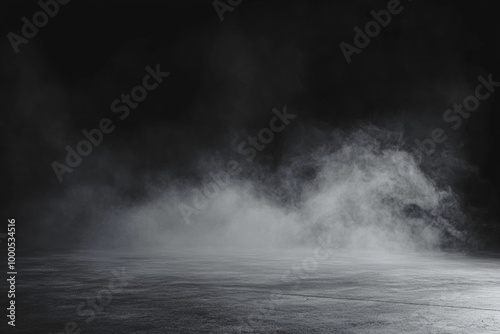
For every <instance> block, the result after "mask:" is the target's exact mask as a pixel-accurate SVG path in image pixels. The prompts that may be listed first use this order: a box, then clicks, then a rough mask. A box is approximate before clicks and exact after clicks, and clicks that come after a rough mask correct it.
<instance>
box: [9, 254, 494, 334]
mask: <svg viewBox="0 0 500 334" xmlns="http://www.w3.org/2000/svg"><path fill="white" fill-rule="evenodd" d="M311 255H313V252H312V251H309V252H307V251H304V252H298V251H293V252H292V251H291V252H287V253H281V254H274V255H270V254H267V253H266V252H264V251H259V252H246V253H244V252H236V253H235V252H218V253H217V252H216V253H211V252H196V251H191V252H181V251H170V252H166V253H164V254H156V255H150V254H129V255H123V254H121V255H120V254H110V253H88V252H87V253H80V254H72V255H69V254H68V255H50V256H38V257H23V258H22V259H19V260H18V262H19V268H20V269H19V273H18V294H17V296H16V297H17V298H16V300H17V304H18V313H17V326H16V331H17V332H20V333H21V332H22V333H40V332H41V333H49V332H52V333H58V332H60V331H64V326H65V324H66V323H67V322H70V321H74V322H75V323H77V324H78V328H79V329H80V330H81V333H237V332H238V331H241V332H252V331H253V332H255V333H272V332H275V333H384V334H387V333H453V334H456V333H467V334H470V333H499V330H500V259H499V258H495V257H493V256H482V257H478V256H476V257H470V256H463V255H450V254H442V255H439V256H436V255H431V254H426V255H420V256H414V255H412V256H410V255H384V256H381V255H380V254H367V253H364V254H345V253H335V254H330V255H328V256H323V257H321V258H320V259H319V260H318V262H316V264H314V262H311V261H309V262H307V261H306V262H304V260H305V259H307V258H309V257H310V256H311ZM309 260H311V258H309ZM302 263H304V264H305V267H304V268H305V269H300V267H301V265H302ZM122 268H124V270H125V273H126V274H127V277H128V278H127V280H128V281H129V282H130V283H129V284H128V285H127V286H125V287H123V289H122V290H121V291H120V292H115V293H113V294H112V300H111V301H110V302H109V304H108V305H106V306H104V307H103V309H102V310H101V311H100V312H96V313H95V318H94V319H92V320H91V321H88V322H86V320H89V319H90V317H89V316H88V315H86V316H82V315H78V314H77V311H76V308H77V306H78V305H79V304H80V303H82V302H86V298H91V299H92V298H94V299H95V297H96V295H97V293H98V292H99V291H101V290H103V289H107V288H108V286H109V282H110V280H111V279H112V278H113V274H112V271H113V270H117V271H118V272H120V271H121V270H122ZM292 268H295V269H294V270H293V271H292V274H290V269H292ZM297 272H298V273H300V274H298V275H295V273H297ZM129 276H133V279H132V278H130V277H129ZM299 277H300V278H299ZM98 305H99V304H98Z"/></svg>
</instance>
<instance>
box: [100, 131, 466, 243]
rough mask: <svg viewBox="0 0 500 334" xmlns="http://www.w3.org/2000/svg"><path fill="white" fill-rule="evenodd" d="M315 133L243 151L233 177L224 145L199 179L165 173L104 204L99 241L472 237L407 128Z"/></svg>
mask: <svg viewBox="0 0 500 334" xmlns="http://www.w3.org/2000/svg"><path fill="white" fill-rule="evenodd" d="M308 133H313V134H315V135H313V137H314V136H316V137H314V138H300V135H299V134H298V135H297V137H295V138H294V139H293V140H292V142H291V143H290V146H289V149H287V150H286V152H285V153H284V154H283V155H282V156H281V157H280V159H279V161H274V162H273V163H266V162H265V160H260V161H259V159H258V158H256V159H255V161H252V162H250V163H246V162H245V161H244V159H242V158H241V159H240V163H241V164H240V168H241V169H240V172H239V173H238V175H235V176H232V177H230V176H229V175H228V174H227V173H224V172H221V170H223V169H224V166H225V164H226V162H227V161H230V160H231V159H233V158H234V155H228V157H227V158H226V159H223V155H221V154H219V155H218V156H217V158H216V159H214V158H213V155H212V159H211V160H209V159H208V158H207V157H205V158H206V159H204V160H202V161H200V162H198V171H199V173H200V178H199V181H197V182H194V181H186V180H181V179H175V178H172V177H170V176H169V175H164V176H163V177H164V179H166V180H167V182H165V183H164V184H162V185H158V184H156V185H155V184H150V185H149V188H148V191H147V193H148V195H147V196H146V198H147V199H145V200H142V201H140V202H136V203H134V204H132V205H130V206H124V205H118V206H111V207H109V208H105V209H103V210H102V212H100V213H99V216H100V217H101V219H102V220H103V222H102V224H101V225H100V226H99V230H98V232H96V235H98V236H99V237H98V238H94V237H93V238H92V239H93V241H92V242H91V244H92V246H94V247H96V246H100V247H103V246H110V245H113V247H115V246H121V247H123V246H127V247H138V248H139V249H144V248H146V249H154V250H161V249H167V248H171V247H175V248H179V247H180V248H183V247H185V248H193V247H231V248H240V249H241V248H248V249H262V248H263V249H275V250H276V249H288V248H300V247H318V246H319V245H321V240H328V243H329V246H330V247H332V248H338V249H345V250H373V251H389V252H394V251H398V252H401V251H418V250H438V249H447V248H451V247H459V246H463V245H464V244H465V243H466V242H468V241H470V240H468V239H469V236H468V233H467V230H465V226H464V214H463V213H462V209H461V207H460V204H459V199H458V197H457V195H456V194H455V193H454V192H453V191H452V188H451V187H449V186H446V185H445V187H442V186H441V187H440V186H438V184H440V183H442V182H441V181H442V180H440V179H439V174H437V173H434V174H433V175H432V176H430V175H428V174H426V173H425V172H424V169H425V162H424V159H423V158H422V154H419V152H418V151H415V150H413V151H412V150H410V149H406V150H405V147H407V146H408V145H407V144H406V143H405V142H404V140H403V136H402V134H401V133H398V132H394V131H393V132H390V131H388V130H382V129H379V128H376V127H374V126H366V125H365V126H358V127H356V128H354V129H352V130H351V132H350V133H346V132H345V131H340V130H334V129H332V130H330V131H326V132H325V130H319V129H316V130H311V129H310V130H309V131H308ZM298 152H301V153H298ZM235 159H237V157H236V158H235ZM427 160H429V159H428V158H427ZM207 161H210V163H208V162H207ZM263 161H264V162H263ZM217 162H218V163H217ZM454 163H456V161H454ZM217 166H219V170H217V169H216V167H217ZM203 168H205V170H203ZM213 175H219V177H217V176H216V177H215V178H214V177H213ZM214 179H215V180H214ZM203 192H205V193H206V194H207V195H208V196H205V195H201V194H202V193H203ZM182 210H186V211H184V217H183V211H182ZM190 210H191V211H190ZM185 218H187V219H185Z"/></svg>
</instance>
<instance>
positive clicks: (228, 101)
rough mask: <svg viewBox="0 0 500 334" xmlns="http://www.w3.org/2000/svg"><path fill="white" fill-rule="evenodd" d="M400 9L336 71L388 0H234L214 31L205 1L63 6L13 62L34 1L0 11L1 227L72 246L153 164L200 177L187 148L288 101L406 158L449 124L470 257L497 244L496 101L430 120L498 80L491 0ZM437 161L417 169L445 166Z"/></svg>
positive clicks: (223, 138)
mask: <svg viewBox="0 0 500 334" xmlns="http://www.w3.org/2000/svg"><path fill="white" fill-rule="evenodd" d="M401 3H402V5H403V6H404V10H403V12H402V13H401V14H399V15H397V16H394V17H393V19H392V22H391V23H390V25H389V26H388V27H387V28H383V29H382V32H381V33H380V35H379V36H377V37H375V38H373V40H372V42H371V43H370V45H369V46H368V47H366V48H365V49H364V50H362V52H361V54H359V55H353V61H352V63H351V64H349V65H348V64H347V63H346V61H345V59H344V57H343V55H342V52H341V51H340V48H339V43H340V42H342V41H345V42H348V43H350V44H352V40H353V37H354V31H353V30H352V29H353V28H354V26H356V25H358V26H364V24H365V23H366V22H368V21H369V20H371V16H370V15H369V12H370V10H372V9H373V10H376V11H378V10H381V9H385V8H386V4H387V1H355V2H353V1H335V2H332V1H250V0H244V1H243V3H242V4H241V5H239V6H237V7H236V8H235V9H234V10H233V11H232V12H226V13H225V19H224V21H223V22H221V21H220V20H219V18H218V16H217V13H216V11H215V10H214V8H213V5H212V2H211V1H77V0H73V1H72V2H70V3H69V4H67V5H62V6H61V7H60V11H59V13H58V14H57V16H56V17H54V18H51V19H50V21H49V23H48V25H47V26H45V27H43V28H40V31H39V33H38V35H37V36H35V37H34V38H33V39H31V40H30V42H29V43H28V44H25V45H21V46H20V49H21V51H20V52H19V53H18V54H15V53H14V51H13V49H12V47H11V45H10V43H9V41H8V39H7V37H6V35H7V33H8V32H10V31H13V32H16V33H20V29H21V26H22V22H21V18H22V17H23V16H27V17H28V18H31V16H32V15H33V13H35V12H36V11H38V10H39V7H38V5H37V4H36V1H3V2H2V4H1V5H0V17H1V29H2V36H3V37H2V41H1V43H0V54H1V68H0V71H1V77H0V78H1V79H0V80H1V81H0V94H1V95H0V96H1V99H0V108H1V110H2V112H3V113H2V118H1V135H2V141H1V148H2V156H3V163H2V175H3V184H2V191H3V193H4V199H3V201H2V202H3V205H2V217H4V218H3V219H4V220H6V219H7V218H11V217H14V218H16V220H17V221H18V229H19V230H18V232H17V233H18V239H19V240H18V241H19V242H20V243H21V245H22V248H23V249H26V250H27V249H32V250H40V249H48V248H60V247H74V246H82V245H84V244H85V242H86V240H87V238H88V237H91V235H89V232H88V231H90V230H92V231H94V230H95V229H94V227H95V226H97V225H99V224H100V223H101V222H100V221H99V220H96V219H94V218H95V217H93V216H92V215H89V210H90V211H91V210H92V209H93V208H95V207H96V206H98V209H99V210H103V211H104V210H106V208H107V207H110V206H113V205H117V203H119V204H120V205H123V206H126V205H128V203H133V202H136V201H141V199H142V198H143V197H144V196H146V195H145V191H144V186H145V185H146V184H149V183H155V184H161V183H162V182H165V184H166V185H168V182H170V181H168V180H164V179H162V177H161V176H160V175H161V172H162V171H164V170H168V171H169V173H170V175H172V176H173V177H175V178H178V179H190V178H196V173H197V171H196V168H195V167H194V166H193V160H194V159H195V157H196V156H197V153H198V152H205V151H210V150H212V149H214V148H218V147H221V149H223V148H225V147H227V146H230V144H228V138H231V133H233V132H232V131H235V132H236V133H253V132H255V131H257V130H258V129H260V128H262V127H263V126H265V125H266V124H267V122H268V119H269V117H270V112H271V109H272V108H274V107H276V108H278V109H281V108H282V106H283V105H287V107H288V109H289V110H296V111H299V110H300V122H301V123H302V124H309V123H310V124H315V126H317V127H319V128H333V129H335V128H342V129H349V128H352V127H353V126H356V125H357V124H360V123H368V124H374V125H376V126H378V127H381V128H387V129H397V130H400V131H403V132H404V136H405V138H406V139H407V143H408V149H409V150H411V146H412V143H413V141H414V139H423V138H424V137H429V136H430V132H431V131H432V129H434V128H436V127H443V128H445V129H447V134H448V135H449V136H450V140H449V141H448V142H447V143H446V145H443V147H440V148H439V152H436V157H438V156H440V154H441V153H440V152H441V151H440V150H441V149H443V150H452V151H456V152H458V154H459V155H460V157H461V158H463V160H464V161H466V164H467V168H466V169H467V173H464V174H460V176H459V177H456V178H450V179H452V181H450V183H451V185H452V186H453V187H455V190H456V192H457V193H458V194H460V196H461V197H460V198H461V202H462V205H463V207H464V210H465V211H466V213H467V214H468V215H469V224H470V228H471V230H472V231H474V232H475V233H477V235H478V237H479V240H481V241H482V247H486V248H488V249H498V247H499V245H500V232H499V231H500V229H499V227H500V224H499V217H500V214H499V209H498V204H499V190H500V180H499V173H498V164H497V160H498V159H497V157H498V145H499V144H500V134H499V133H500V131H499V129H498V126H499V124H500V123H499V121H500V117H499V113H498V103H499V101H500V100H499V98H498V96H497V94H499V93H500V92H496V93H495V94H493V97H492V98H490V99H488V100H487V101H486V102H483V103H482V104H481V106H480V109H479V110H478V111H476V112H475V113H474V114H473V115H471V117H470V118H469V119H468V120H465V121H464V123H463V125H462V126H461V127H460V129H458V130H457V131H451V130H449V127H448V126H447V124H445V123H444V122H443V121H442V119H441V117H442V114H443V112H444V111H445V110H446V109H447V108H449V107H451V105H452V104H453V103H461V102H462V101H463V99H464V98H465V97H466V96H467V95H470V94H472V93H473V90H474V88H475V86H476V84H477V79H476V78H477V77H478V76H479V75H483V76H487V75H488V74H489V73H493V78H494V79H496V80H498V81H500V68H499V66H498V59H499V56H500V53H499V51H500V50H499V48H498V40H499V37H500V36H499V33H500V29H499V23H498V12H497V9H496V3H495V2H493V1H482V0H479V1H474V2H469V1H462V2H457V1H424V0H419V1H416V0H414V1H412V2H409V1H402V2H401ZM157 63H159V64H160V65H161V66H160V67H161V69H162V70H163V71H168V72H170V73H171V75H170V76H169V77H168V78H167V79H165V81H164V82H163V83H162V84H161V85H160V86H159V87H158V88H157V89H156V90H154V91H153V92H150V93H149V96H148V98H147V99H146V100H145V101H144V102H143V103H141V105H140V107H138V108H137V109H136V110H134V111H132V112H131V114H130V116H129V117H128V118H127V119H126V120H124V121H122V122H120V123H119V124H117V129H116V130H115V132H113V133H112V134H110V135H105V137H104V141H103V144H101V146H99V147H98V148H94V152H93V153H92V154H91V155H90V156H89V157H87V158H84V161H83V163H82V165H81V166H79V167H77V168H76V169H75V171H74V172H73V173H72V174H65V180H64V182H63V183H59V182H58V180H57V178H56V176H55V175H54V172H53V170H52V168H51V167H50V164H51V163H52V161H54V160H57V161H61V162H62V160H63V159H64V156H65V151H64V147H65V146H66V145H71V146H73V147H74V146H75V145H76V143H77V142H78V141H79V140H81V139H83V137H82V135H81V133H80V132H81V131H82V129H84V128H86V129H90V128H95V127H97V125H98V122H99V120H100V119H102V118H104V117H110V118H112V119H114V120H115V119H116V116H115V115H114V114H112V113H111V111H110V107H109V106H110V103H111V101H113V100H114V99H116V98H118V97H119V95H120V94H121V93H128V92H130V89H131V88H132V87H134V86H136V85H137V84H139V83H141V82H142V78H143V76H144V75H145V70H144V68H145V66H147V65H150V66H152V67H154V66H155V64H157ZM283 136H285V135H283ZM241 138H244V137H243V136H242V137H241ZM240 140H241V139H240ZM283 145H286V141H284V140H283V138H281V137H278V138H277V140H276V141H275V142H273V145H270V147H269V148H268V149H267V150H266V151H267V152H266V153H268V154H270V155H271V156H273V157H274V159H275V160H274V161H276V160H278V161H279V155H280V151H281V149H282V148H283ZM436 161H437V163H436ZM434 162H435V163H433V164H429V165H427V166H428V169H429V170H428V172H429V173H432V172H433V171H432V170H433V169H439V168H447V166H444V165H443V166H441V165H440V164H439V160H438V159H437V158H436V160H435V161H434ZM429 166H431V167H429ZM450 173H454V172H450ZM86 186H88V187H90V188H86ZM109 188H113V189H114V191H115V192H116V193H118V194H119V196H118V197H117V196H116V195H110V194H108V193H107V190H106V189H109ZM89 189H91V190H89ZM62 199H65V201H62ZM68 199H69V200H68ZM67 201H73V203H76V204H74V205H72V206H71V207H66V206H65V203H67Z"/></svg>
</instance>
